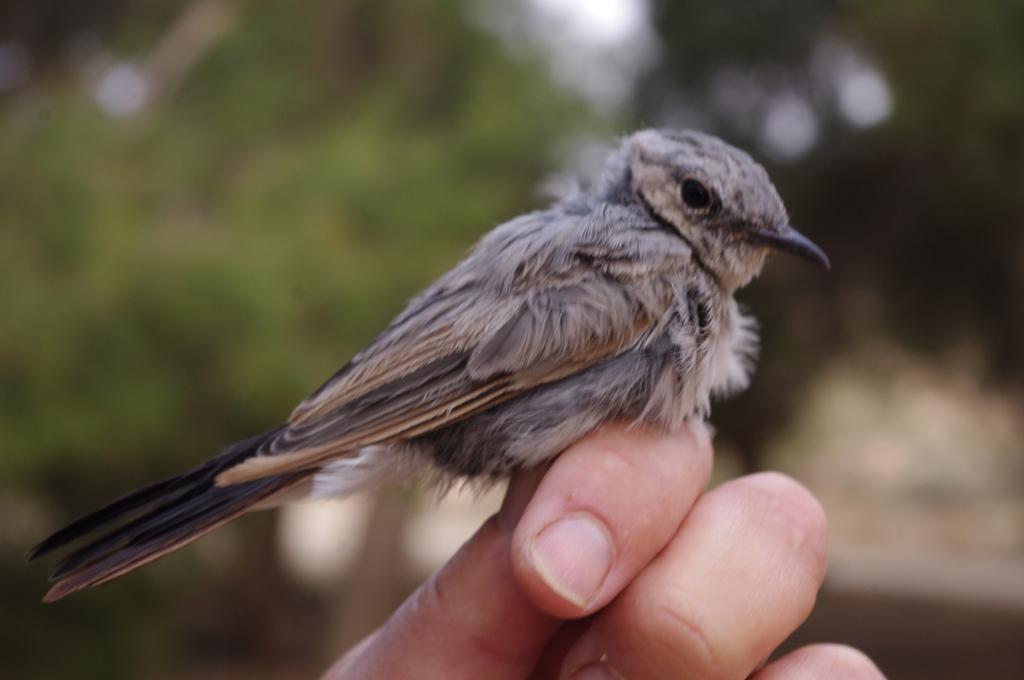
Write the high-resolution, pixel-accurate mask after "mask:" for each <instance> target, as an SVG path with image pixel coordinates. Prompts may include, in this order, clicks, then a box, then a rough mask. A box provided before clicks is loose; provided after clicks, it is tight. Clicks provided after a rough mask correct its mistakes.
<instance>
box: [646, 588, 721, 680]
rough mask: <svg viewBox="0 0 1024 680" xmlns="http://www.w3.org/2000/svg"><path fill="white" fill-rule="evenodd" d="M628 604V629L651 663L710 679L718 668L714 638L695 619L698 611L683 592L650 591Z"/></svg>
mask: <svg viewBox="0 0 1024 680" xmlns="http://www.w3.org/2000/svg"><path fill="white" fill-rule="evenodd" d="M631 599H632V602H631V603H630V604H631V606H630V615H629V622H628V626H629V629H630V630H631V634H632V636H633V637H634V638H635V639H636V640H637V643H638V645H639V646H640V648H647V649H649V650H650V651H651V654H650V657H651V659H652V661H655V662H657V661H659V660H660V661H661V662H666V661H668V662H670V664H671V665H672V666H674V667H678V668H685V669H687V671H688V672H690V673H692V674H693V675H694V677H713V676H714V675H715V674H716V671H717V669H719V667H720V664H719V663H718V658H719V654H718V652H717V651H716V649H715V644H714V639H715V636H714V635H712V634H711V631H709V630H707V628H706V626H705V624H704V623H703V622H702V621H701V620H700V618H699V617H698V616H695V614H696V613H697V612H699V611H700V609H699V608H698V607H697V606H695V605H692V604H690V603H689V601H688V598H687V597H686V596H685V595H684V594H682V593H678V592H676V593H671V592H666V591H665V590H661V591H655V590H653V589H650V590H646V591H644V592H642V593H637V594H635V596H634V597H633V598H631Z"/></svg>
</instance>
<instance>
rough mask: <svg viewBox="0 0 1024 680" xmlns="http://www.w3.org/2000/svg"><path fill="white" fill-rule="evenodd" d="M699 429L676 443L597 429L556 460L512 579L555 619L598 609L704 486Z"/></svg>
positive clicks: (524, 532)
mask: <svg viewBox="0 0 1024 680" xmlns="http://www.w3.org/2000/svg"><path fill="white" fill-rule="evenodd" d="M710 472H711V445H710V441H709V439H708V436H707V433H706V431H705V430H704V427H703V425H702V424H699V423H698V424H696V425H694V426H687V427H685V428H683V431H682V432H680V433H679V434H676V435H671V436H666V435H660V434H655V433H652V432H645V431H637V430H632V431H629V430H627V429H626V428H624V427H622V426H613V427H608V428H604V429H603V430H601V431H600V432H598V433H596V434H594V435H591V436H590V437H587V438H585V439H584V440H582V441H581V442H579V443H578V444H576V445H575V446H573V447H571V448H570V449H569V450H567V451H566V452H565V453H564V454H562V455H561V456H560V457H559V458H558V459H557V460H556V461H555V462H554V464H553V465H552V466H551V469H550V470H549V471H548V473H547V474H546V475H545V476H544V479H543V480H542V481H541V483H540V487H539V488H538V489H537V492H536V493H535V494H534V496H533V499H532V500H531V501H530V503H529V505H528V506H527V508H526V511H525V513H524V514H523V517H522V519H521V520H520V522H519V525H518V526H517V527H516V530H515V534H514V537H513V542H512V564H513V569H514V570H515V575H516V577H517V578H518V579H519V582H520V584H521V585H522V586H523V589H524V590H525V591H526V593H527V594H528V595H529V597H530V598H531V600H532V601H533V603H534V604H535V605H536V606H537V607H539V608H540V609H542V610H543V611H545V612H547V613H549V614H551V615H553V616H556V617H559V618H573V617H580V616H584V615H586V614H589V613H591V612H594V611H596V610H598V609H600V608H601V607H603V606H605V605H606V604H608V602H610V601H611V600H612V598H614V597H615V596H616V595H617V594H618V593H619V592H621V591H622V589H623V588H624V587H625V586H626V584H628V583H629V582H630V581H631V580H632V579H633V578H634V577H635V576H636V574H638V573H639V572H640V571H641V570H642V569H643V568H644V567H645V566H646V565H647V563H648V562H650V561H651V559H653V558H654V556H655V555H656V554H657V553H658V552H659V551H660V550H661V549H662V548H664V547H665V545H666V544H667V543H668V541H669V540H670V539H671V538H672V536H673V535H674V534H675V533H676V530H677V529H678V528H679V524H680V522H681V521H682V519H683V517H685V516H686V513H687V512H688V511H689V510H690V508H691V507H692V505H693V503H694V501H695V500H696V498H697V497H698V496H699V495H700V493H701V491H702V490H703V489H704V487H705V486H706V485H707V481H708V477H709V475H710Z"/></svg>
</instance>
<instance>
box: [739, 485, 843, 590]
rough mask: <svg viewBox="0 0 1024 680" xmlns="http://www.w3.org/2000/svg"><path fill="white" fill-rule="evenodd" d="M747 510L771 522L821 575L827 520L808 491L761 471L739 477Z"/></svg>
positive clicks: (824, 556) (824, 553) (819, 505)
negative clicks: (745, 496) (745, 493)
mask: <svg viewBox="0 0 1024 680" xmlns="http://www.w3.org/2000/svg"><path fill="white" fill-rule="evenodd" d="M740 483H742V484H743V486H744V490H745V491H746V492H747V495H748V497H749V501H750V503H751V504H752V505H753V507H752V508H751V510H752V511H753V512H755V513H757V514H758V515H759V516H760V517H762V518H763V519H764V521H765V522H768V523H771V524H773V525H775V526H776V527H777V528H778V529H780V533H781V534H782V535H784V536H785V537H786V538H787V539H788V540H789V541H791V543H792V547H793V549H794V550H796V551H797V553H798V554H800V555H801V556H802V557H804V558H805V559H808V560H809V561H810V564H811V565H812V567H813V569H814V570H815V573H817V574H819V575H820V576H822V577H823V576H824V573H825V561H826V542H827V534H828V522H827V520H826V518H825V510H824V509H823V508H822V507H821V503H819V502H818V499H816V498H815V497H814V496H813V495H812V494H811V492H810V491H808V490H807V489H806V488H805V487H804V486H803V485H801V484H800V483H799V482H797V481H796V480H794V479H793V478H792V477H789V476H787V475H784V474H782V473H779V472H762V473H758V474H755V475H750V476H749V477H745V478H743V479H742V480H740Z"/></svg>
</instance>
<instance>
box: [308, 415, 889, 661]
mask: <svg viewBox="0 0 1024 680" xmlns="http://www.w3.org/2000/svg"><path fill="white" fill-rule="evenodd" d="M710 471H711V445H710V441H709V439H708V436H707V434H706V432H705V430H704V428H703V427H702V426H696V427H693V428H691V429H688V430H686V431H684V432H683V433H681V434H679V435H678V436H674V437H661V436H656V435H654V434H650V433H645V432H636V431H631V432H627V431H625V430H624V429H622V428H605V429H604V430H603V431H601V432H600V433H597V434H595V435H592V436H590V437H588V438H586V439H584V440H583V441H581V442H579V443H578V444H576V445H574V446H572V447H571V448H570V449H569V450H567V451H566V452H565V453H563V454H562V455H561V456H560V457H559V458H558V459H556V460H555V462H554V463H553V465H552V466H551V468H550V469H549V470H547V471H546V472H545V473H543V477H542V478H541V474H540V473H533V474H523V475H519V476H517V477H516V478H515V479H513V481H512V483H511V485H510V487H509V490H508V493H507V494H506V497H505V502H504V504H503V506H502V509H501V511H500V512H499V513H498V514H497V515H495V516H494V517H492V518H491V519H489V520H488V521H487V522H486V523H485V524H484V525H483V526H482V527H481V528H480V529H479V530H478V531H477V533H476V534H475V535H474V536H473V537H472V538H471V539H470V540H469V541H468V542H467V543H466V544H465V545H463V546H462V548H461V550H460V551H459V552H458V553H457V554H456V555H455V556H454V557H453V558H452V559H451V560H450V561H449V562H448V564H446V565H445V566H444V567H443V568H442V569H441V570H440V571H439V572H438V573H437V574H435V575H434V576H433V577H432V578H431V579H430V580H429V581H428V582H427V583H425V584H424V585H423V586H422V587H421V588H420V589H419V590H418V591H416V593H414V594H413V595H412V596H411V597H410V598H409V599H408V600H407V601H406V602H405V604H403V605H402V607H401V608H399V610H398V611H397V612H395V614H394V615H393V616H392V617H391V618H390V619H389V620H388V621H387V622H386V623H385V624H384V626H383V627H381V628H380V629H379V630H378V631H377V632H375V633H374V634H372V635H371V636H370V637H368V638H367V639H365V640H364V641H363V642H362V643H360V644H359V645H357V646H356V647H355V648H353V649H352V650H351V651H349V652H348V653H347V654H346V655H345V656H343V657H342V658H341V659H339V660H338V662H337V663H335V665H334V666H333V667H332V668H331V669H330V670H329V671H328V672H327V674H326V675H325V676H324V677H325V678H331V679H335V678H337V679H340V678H396V679H397V678H417V679H418V680H425V679H430V678H446V679H451V678H474V679H476V678H493V679H496V680H504V679H508V680H512V679H521V678H527V677H537V678H561V677H576V678H622V677H625V678H630V679H631V680H635V679H639V678H680V677H686V678H754V679H756V680H779V679H781V678H786V679H787V680H800V679H802V678H823V677H828V678H838V679H847V678H849V679H855V678H856V679H865V680H866V679H868V678H882V677H883V676H882V674H881V673H880V672H879V671H878V670H877V669H876V668H875V666H874V665H873V664H872V663H871V661H869V660H868V659H867V657H865V656H864V655H863V654H861V653H860V652H858V651H856V650H853V649H850V648H848V647H843V646H839V645H813V646H810V647H804V648H802V649H799V650H797V651H794V652H792V653H790V654H787V655H785V656H783V657H782V658H780V659H777V660H775V661H773V662H772V663H770V664H767V665H764V666H763V667H762V664H763V663H764V661H765V660H766V659H767V658H768V656H769V655H770V654H771V653H772V651H773V650H774V649H775V648H776V647H777V646H778V645H779V644H780V643H782V641H783V640H785V639H786V637H788V636H789V634H790V633H792V632H793V630H794V629H795V628H796V627H797V626H798V625H799V624H800V623H801V622H802V621H803V620H804V619H805V618H806V617H807V615H808V614H809V613H810V611H811V608H812V606H813V605H814V600H815V596H816V594H817V592H818V589H819V587H820V586H821V583H822V579H823V578H824V574H825V517H824V514H823V512H822V509H821V506H820V505H818V503H817V501H816V500H815V499H814V498H813V497H812V496H811V495H810V494H809V493H808V492H807V491H806V490H805V489H804V488H803V487H801V486H799V485H798V484H797V483H796V482H794V481H793V480H791V479H789V478H788V477H785V476H783V475H780V474H776V473H764V474H756V475H750V476H747V477H743V478H740V479H737V480H733V481H730V482H727V483H725V484H722V485H721V486H719V487H718V488H717V489H715V490H714V491H711V492H708V493H703V492H704V488H705V486H706V484H707V481H708V477H709V475H710ZM538 482H539V484H538Z"/></svg>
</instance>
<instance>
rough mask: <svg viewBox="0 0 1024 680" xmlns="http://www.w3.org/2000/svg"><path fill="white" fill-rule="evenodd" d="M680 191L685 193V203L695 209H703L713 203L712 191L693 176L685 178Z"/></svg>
mask: <svg viewBox="0 0 1024 680" xmlns="http://www.w3.org/2000/svg"><path fill="white" fill-rule="evenodd" d="M680 192H681V193H682V195H683V203H685V204H686V205H688V206H690V207H691V208H693V209H694V210H703V209H704V208H706V207H708V206H709V205H711V192H710V191H708V190H707V187H705V186H704V185H703V184H701V183H700V182H698V181H697V180H695V179H693V178H690V177H688V178H686V179H684V180H683V184H682V188H681V189H680Z"/></svg>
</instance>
